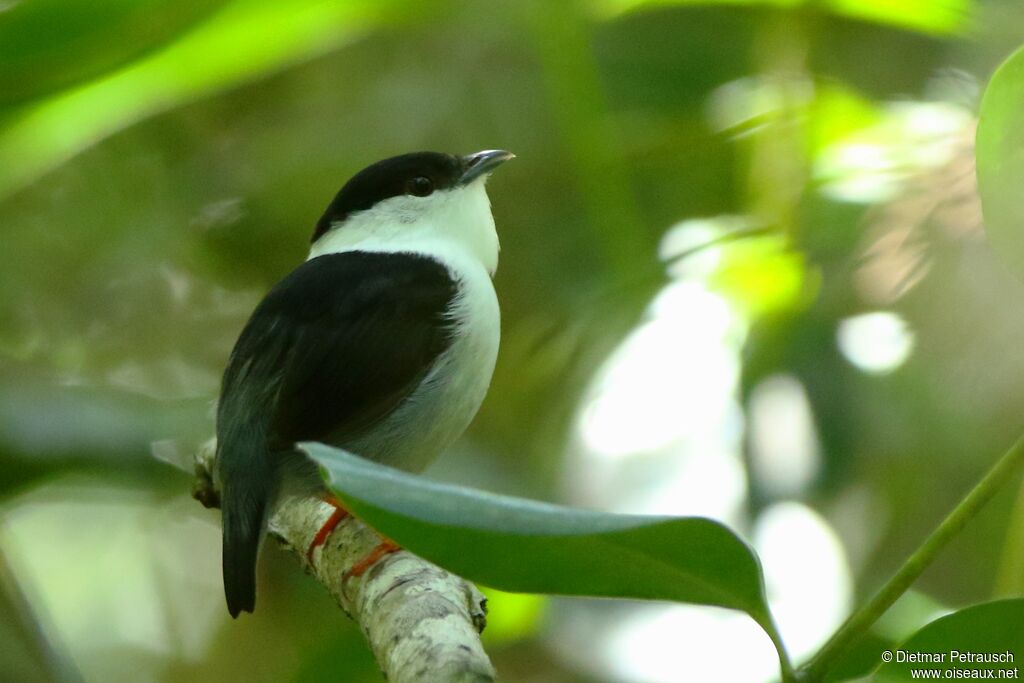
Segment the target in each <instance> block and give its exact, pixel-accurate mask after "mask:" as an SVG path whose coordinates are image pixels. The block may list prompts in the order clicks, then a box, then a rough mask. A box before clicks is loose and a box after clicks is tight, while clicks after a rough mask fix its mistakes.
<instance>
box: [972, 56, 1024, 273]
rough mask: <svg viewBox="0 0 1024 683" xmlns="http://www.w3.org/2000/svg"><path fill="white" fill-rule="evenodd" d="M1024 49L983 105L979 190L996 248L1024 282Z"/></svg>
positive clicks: (996, 78) (990, 88)
mask: <svg viewBox="0 0 1024 683" xmlns="http://www.w3.org/2000/svg"><path fill="white" fill-rule="evenodd" d="M1022 112H1024V48H1022V49H1020V50H1017V52H1015V53H1013V55H1011V56H1010V58H1009V59H1007V60H1006V61H1005V62H1003V64H1002V66H1000V67H999V69H997V70H996V72H995V74H994V75H993V76H992V81H991V82H990V83H989V84H988V87H987V88H986V89H985V95H984V97H983V98H982V101H981V114H980V116H979V119H978V133H977V144H976V151H975V153H976V154H977V166H978V191H979V193H980V195H981V208H982V213H983V214H984V216H985V230H986V232H987V233H988V238H989V242H990V243H991V244H992V248H993V249H994V250H995V251H996V252H997V253H998V254H999V255H1000V256H1001V257H1002V258H1003V259H1004V260H1005V262H1006V263H1007V264H1008V265H1009V266H1010V268H1011V269H1012V270H1013V272H1014V273H1016V274H1017V275H1018V276H1020V277H1024V202H1021V201H1020V189H1021V186H1022V185H1024V126H1022V125H1021V120H1022V118H1021V117H1022V116H1024V114H1022Z"/></svg>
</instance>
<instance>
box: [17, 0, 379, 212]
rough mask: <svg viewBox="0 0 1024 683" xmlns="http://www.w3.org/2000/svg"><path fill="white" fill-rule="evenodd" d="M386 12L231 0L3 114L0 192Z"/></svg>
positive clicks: (309, 0) (364, 6) (354, 5)
mask: <svg viewBox="0 0 1024 683" xmlns="http://www.w3.org/2000/svg"><path fill="white" fill-rule="evenodd" d="M386 11H388V3H374V2H370V1H369V0H356V1H352V0H349V1H345V0H331V1H327V2H325V1H324V0H294V1H292V2H288V3H278V2H270V1H269V0H234V1H233V2H231V3H229V4H227V5H225V6H224V7H223V8H222V9H221V10H219V11H218V12H216V13H214V14H213V15H212V16H211V17H210V18H209V19H208V20H207V21H204V22H202V23H200V24H199V25H197V26H196V27H195V29H194V30H192V31H190V32H188V33H186V34H185V35H183V36H182V37H181V38H180V39H179V40H177V41H175V42H173V43H171V44H169V45H167V46H166V47H164V48H162V49H159V50H156V51H154V52H152V53H150V54H149V55H147V56H145V57H144V58H142V59H140V60H137V61H135V62H132V63H130V64H128V65H126V66H125V67H124V68H122V69H120V70H117V71H115V72H112V73H110V74H108V75H105V76H102V77H100V78H98V79H96V80H93V81H89V82H87V83H84V84H82V85H81V86H79V87H76V88H72V89H70V90H64V91H61V92H58V93H56V94H54V95H53V96H51V97H49V98H46V99H43V100H41V101H38V102H34V103H32V104H30V105H27V106H25V107H22V108H21V109H17V110H14V111H13V112H9V113H8V114H7V115H6V116H5V117H4V120H3V123H2V124H0V196H3V195H4V194H6V193H8V192H10V191H11V190H13V189H16V188H17V187H19V186H21V185H23V184H25V183H27V182H30V181H31V180H33V179H34V178H36V177H38V176H39V175H40V174H42V173H44V172H45V171H47V170H48V169H50V168H53V167H54V166H56V165H58V164H60V163H62V162H64V161H66V160H67V159H68V158H70V157H71V156H73V155H74V154H76V153H78V152H80V151H81V150H82V149H84V148H86V147H88V146H89V145H92V144H94V143H96V142H98V141H99V140H101V139H102V138H104V137H106V136H108V135H111V134H112V133H115V132H117V131H118V130H121V129H122V128H124V127H126V126H128V125H130V124H132V123H135V122H136V121H139V120H140V119H142V118H145V117H146V116H151V115H153V114H155V113H157V112H160V111H164V110H166V109H169V108H171V107H174V106H178V105H181V104H184V103H186V102H191V101H193V100H195V99H197V98H199V97H201V96H203V95H207V94H210V93H212V92H215V91H217V90H219V89H223V88H225V87H229V86H232V85H237V84H239V83H241V82H244V81H247V80H251V79H254V78H257V77H259V76H262V75H266V74H267V73H269V72H272V71H274V70H276V69H280V68H283V67H284V66H287V65H289V64H292V63H295V62H298V61H300V60H302V59H308V58H309V57H311V56H314V55H316V54H319V53H322V52H324V51H326V50H328V49H330V48H332V47H335V46H337V45H338V44H339V43H340V42H342V41H343V40H345V39H346V38H351V37H353V36H354V35H356V34H357V33H358V32H359V31H361V30H365V29H366V28H367V27H368V26H370V25H372V24H373V23H374V22H375V21H377V20H379V19H380V18H381V17H382V16H383V15H384V13H385V12H386Z"/></svg>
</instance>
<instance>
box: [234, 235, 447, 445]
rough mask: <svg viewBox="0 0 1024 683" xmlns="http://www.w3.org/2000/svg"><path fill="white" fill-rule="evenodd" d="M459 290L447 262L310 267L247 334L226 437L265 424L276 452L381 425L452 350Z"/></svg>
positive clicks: (379, 258) (274, 296)
mask: <svg viewBox="0 0 1024 683" xmlns="http://www.w3.org/2000/svg"><path fill="white" fill-rule="evenodd" d="M457 290H458V286H457V283H456V282H455V281H454V280H453V279H452V277H451V275H450V274H449V272H448V269H447V268H445V267H444V266H443V265H442V264H441V263H439V262H437V261H435V260H433V259H430V258H427V257H423V256H417V255H413V254H382V253H370V252H347V253H342V254H329V255H325V256H320V257H317V258H315V259H312V260H310V261H307V262H306V263H304V264H303V265H302V266H300V267H299V268H297V269H296V270H295V271H293V272H292V273H291V274H290V275H289V276H288V277H286V278H285V279H284V280H282V281H281V282H280V283H279V284H278V285H277V286H275V287H274V288H273V289H272V290H271V291H270V293H269V294H268V295H267V296H266V298H265V299H264V300H263V301H262V302H261V303H260V305H259V306H258V307H257V308H256V310H255V311H254V313H253V315H252V318H251V319H250V320H249V322H248V324H247V325H246V326H245V329H244V330H243V332H242V334H241V337H240V338H239V340H238V343H237V344H236V346H235V349H234V351H233V352H232V354H231V360H230V362H229V364H228V368H227V370H226V372H225V375H224V382H223V388H222V392H221V402H220V405H219V408H218V420H217V422H218V437H221V438H223V435H221V434H220V430H221V425H231V424H236V425H240V424H248V425H254V424H256V423H260V424H261V426H262V427H263V428H264V429H266V432H265V433H266V435H267V438H268V444H269V446H270V448H271V449H273V450H276V449H278V448H287V447H290V446H291V444H293V443H295V442H296V441H303V440H314V441H315V440H320V439H324V438H325V437H326V436H327V435H338V434H346V435H347V434H353V435H355V434H358V433H359V432H361V431H363V430H364V429H366V428H368V427H370V426H372V425H373V424H375V423H376V422H377V421H379V420H380V419H381V418H383V417H385V416H387V415H388V414H389V413H390V412H391V411H392V410H394V409H395V408H396V407H397V406H398V405H399V404H400V403H401V402H402V400H403V399H405V398H406V397H407V396H408V395H409V394H410V393H411V392H412V391H413V390H414V389H415V388H416V387H417V386H418V385H419V383H420V382H421V381H422V379H423V377H424V376H425V374H426V372H427V371H428V370H429V369H430V367H431V366H432V365H433V363H434V361H435V360H436V359H437V357H438V356H439V355H440V354H441V353H443V352H444V351H445V350H446V349H447V348H448V346H449V345H450V343H451V338H452V321H451V320H449V319H448V317H447V312H448V309H449V307H450V305H451V303H452V300H453V299H454V298H455V296H456V294H457ZM264 420H267V421H264Z"/></svg>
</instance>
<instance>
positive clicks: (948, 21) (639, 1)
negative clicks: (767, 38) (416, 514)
mask: <svg viewBox="0 0 1024 683" xmlns="http://www.w3.org/2000/svg"><path fill="white" fill-rule="evenodd" d="M593 2H594V6H595V8H596V9H597V11H598V12H599V13H602V14H604V15H606V16H616V15H619V14H624V13H626V12H631V11H636V10H638V9H641V8H645V7H648V6H659V5H740V6H742V5H751V6H767V7H782V8H787V9H796V8H803V7H807V6H811V7H813V9H815V10H818V11H820V12H825V13H829V14H837V15H839V16H846V17H850V18H853V19H859V20H862V21H871V22H874V23H878V24H886V25H889V26H896V27H898V28H902V29H906V30H909V31H915V32H918V33H928V34H933V35H948V34H955V33H960V32H962V31H963V30H964V29H965V28H967V26H968V23H969V19H970V12H971V9H972V5H973V2H972V1H971V0H593Z"/></svg>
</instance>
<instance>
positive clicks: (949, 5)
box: [821, 0, 972, 34]
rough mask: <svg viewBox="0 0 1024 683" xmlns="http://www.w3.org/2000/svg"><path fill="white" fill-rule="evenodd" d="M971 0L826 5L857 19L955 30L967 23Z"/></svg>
mask: <svg viewBox="0 0 1024 683" xmlns="http://www.w3.org/2000/svg"><path fill="white" fill-rule="evenodd" d="M971 4H972V3H971V1H970V0H827V2H824V3H821V5H822V6H824V8H827V9H828V10H831V11H832V12H835V13H836V14H843V15H846V16H850V17H854V18H857V19H864V20H866V21H874V22H877V23H879V24H891V25H893V26H898V27H900V28H905V29H910V30H912V31H920V32H922V33H935V34H951V33H957V32H959V31H961V30H963V29H964V28H966V26H967V22H968V20H969V18H970V10H971Z"/></svg>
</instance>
